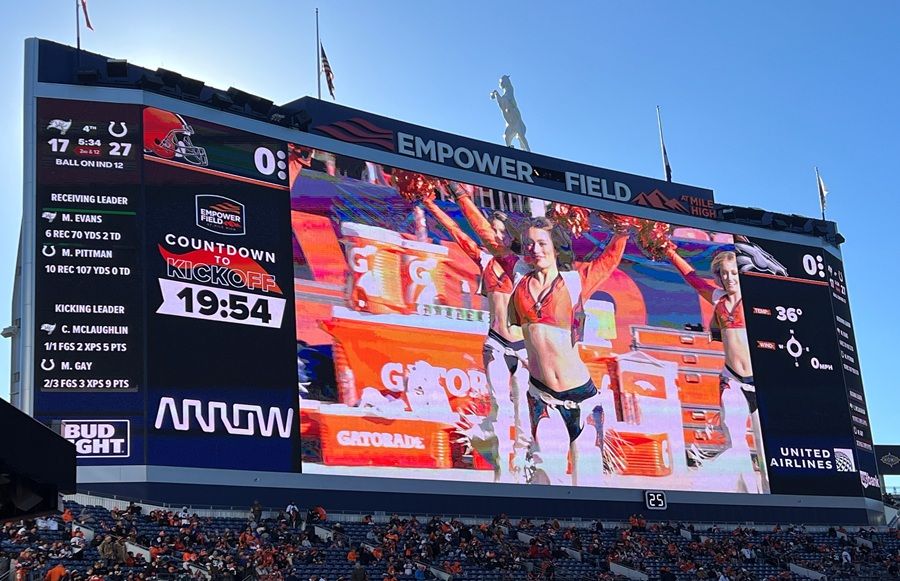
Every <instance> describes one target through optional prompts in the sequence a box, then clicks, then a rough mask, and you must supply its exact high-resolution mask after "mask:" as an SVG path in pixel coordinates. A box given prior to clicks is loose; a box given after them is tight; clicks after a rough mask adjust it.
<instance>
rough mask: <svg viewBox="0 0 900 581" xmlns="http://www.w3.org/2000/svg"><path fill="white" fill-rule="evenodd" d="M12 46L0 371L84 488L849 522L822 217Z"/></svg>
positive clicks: (845, 341)
mask: <svg viewBox="0 0 900 581" xmlns="http://www.w3.org/2000/svg"><path fill="white" fill-rule="evenodd" d="M26 50H27V54H26V103H25V111H26V115H25V124H26V126H25V135H26V138H25V158H26V167H25V189H24V204H23V207H24V215H23V218H22V236H21V245H20V249H19V264H20V266H21V270H20V272H19V274H18V276H17V279H16V293H15V294H16V297H15V301H14V303H15V304H14V305H13V306H14V312H15V313H16V317H17V321H18V324H19V327H20V330H19V334H18V336H17V337H16V339H15V344H14V349H13V362H12V365H13V372H14V376H13V377H14V383H13V386H12V394H13V398H14V400H15V403H16V404H17V405H18V406H19V407H21V408H22V409H24V410H25V411H27V412H29V413H31V414H32V415H34V416H35V417H36V418H37V419H39V420H41V421H42V422H44V423H46V424H47V425H49V426H51V427H53V428H54V429H57V430H59V432H60V433H61V434H62V435H63V436H64V437H66V438H68V439H69V440H71V441H72V442H73V443H74V444H75V446H76V449H77V452H78V457H79V466H80V468H79V482H80V485H81V486H83V487H84V488H86V489H89V490H99V491H118V492H119V493H127V492H129V491H130V492H135V491H139V492H140V494H141V495H142V496H144V497H148V496H149V497H153V495H156V496H159V497H168V498H171V499H172V500H176V499H177V500H178V501H181V500H185V499H189V498H192V497H191V495H192V494H194V495H195V496H196V495H197V494H198V493H197V492H196V490H197V489H192V488H191V487H192V486H202V487H203V488H202V490H203V491H204V492H203V493H202V495H205V496H204V498H206V499H216V498H220V499H225V498H226V497H228V493H227V490H229V489H230V490H232V491H233V490H235V488H233V487H234V486H244V485H250V486H254V487H256V490H257V492H258V494H257V496H265V495H266V494H268V495H270V496H269V497H272V498H275V497H277V494H278V493H279V491H280V492H281V493H284V494H288V491H295V490H314V491H316V493H317V494H319V495H320V496H322V497H323V498H324V497H326V496H327V495H331V496H327V497H328V499H329V500H328V502H329V504H330V505H331V506H336V507H347V508H359V509H364V508H366V507H371V508H379V507H385V508H387V507H389V506H391V503H392V502H393V503H395V506H406V507H412V506H420V507H421V508H422V509H423V510H427V509H428V507H429V505H428V502H434V501H435V500H436V499H438V498H451V497H452V498H457V499H465V501H466V502H467V503H468V509H467V512H479V511H482V512H483V511H489V510H493V509H496V508H497V507H505V509H506V510H507V511H509V512H528V511H526V510H525V509H523V508H522V506H521V505H520V504H515V503H514V504H510V505H509V506H508V507H507V506H506V505H504V504H503V503H504V502H507V503H509V502H510V501H511V499H514V502H520V499H523V498H526V499H533V501H534V503H533V504H532V505H531V506H532V507H533V508H531V509H529V510H530V511H532V512H536V513H540V512H545V513H550V512H552V513H554V514H567V513H573V514H582V515H597V516H599V515H608V516H615V515H618V514H619V513H625V512H632V511H634V510H635V507H636V506H638V505H639V504H640V503H641V502H642V499H644V492H645V491H653V492H652V493H650V494H648V495H647V497H648V498H649V497H651V496H652V497H653V498H654V499H658V500H659V502H661V505H660V504H659V502H658V503H657V506H654V508H659V506H663V507H666V510H668V511H670V512H671V513H672V514H673V515H674V516H678V517H682V518H683V517H693V518H717V520H722V519H725V518H731V519H735V518H739V519H741V520H745V519H747V520H757V521H775V520H781V519H794V520H804V521H806V522H812V521H815V520H829V519H830V520H833V521H840V522H877V520H878V518H879V515H880V499H881V490H880V488H879V484H878V478H877V472H876V463H875V458H874V456H873V450H872V439H871V430H870V426H869V423H868V413H867V411H866V401H865V393H864V391H863V388H862V380H861V373H860V365H859V357H858V353H857V351H856V342H855V337H854V328H853V320H852V317H851V314H850V306H849V299H848V295H847V286H846V281H845V279H844V270H843V265H842V262H841V255H840V250H839V248H838V246H837V244H836V243H835V242H834V239H833V237H832V238H830V239H826V237H821V236H813V235H812V234H811V232H813V231H815V230H814V229H813V228H810V229H808V230H809V231H810V234H802V233H796V232H790V231H786V230H781V231H778V230H776V229H773V228H765V227H762V226H761V225H756V226H754V225H748V224H740V223H736V222H732V221H723V220H717V219H716V217H717V212H716V208H717V207H716V204H715V202H714V200H713V193H712V192H711V191H710V190H706V189H702V188H696V187H691V186H686V185H681V184H675V183H670V182H663V181H658V180H654V179H650V178H646V177H640V176H635V175H630V174H626V173H622V172H616V171H611V170H607V169H603V168H598V167H591V166H587V165H583V164H578V163H572V162H568V161H563V160H558V159H552V158H549V157H545V156H541V155H537V154H531V153H527V152H522V151H518V150H513V149H509V148H505V147H500V146H497V145H494V144H489V143H485V142H480V141H475V140H471V139H466V138H463V137H459V136H455V135H451V134H447V133H443V132H439V131H434V130H431V129H427V128H423V127H419V126H414V125H410V124H407V123H403V122H399V121H396V120H393V119H387V118H384V117H379V116H376V115H372V114H369V113H366V112H362V111H357V110H352V109H348V108H345V107H341V106H337V105H332V104H328V103H324V102H321V101H317V100H315V99H311V98H305V99H300V100H298V101H295V102H293V103H290V104H287V105H285V106H283V107H281V108H279V109H278V111H279V113H278V115H277V116H274V117H271V116H264V115H256V116H255V117H254V116H252V115H247V114H246V113H247V112H248V111H249V110H250V109H249V108H247V107H245V104H244V103H235V102H234V100H233V99H222V98H220V99H218V100H216V99H214V98H213V99H208V98H205V97H208V96H209V94H210V92H211V91H213V92H214V90H213V89H210V88H205V89H204V91H205V92H204V91H201V92H196V91H195V92H194V93H193V95H192V98H185V94H184V93H183V92H182V91H181V90H180V89H179V88H178V86H177V82H176V83H175V84H173V85H172V86H171V87H169V89H170V90H168V91H166V90H162V89H165V87H163V86H162V85H160V86H156V87H150V88H151V89H153V90H146V89H147V88H148V87H147V83H146V82H138V83H129V82H128V79H129V78H132V79H133V78H136V77H138V76H140V78H141V79H142V80H143V81H146V79H147V78H148V74H149V72H148V71H144V70H143V69H138V68H137V67H130V69H129V73H128V75H129V76H128V77H125V78H123V79H117V80H116V79H113V80H110V79H106V78H105V77H104V75H103V74H102V73H99V72H98V75H96V76H94V77H90V76H89V75H88V76H87V77H85V76H84V75H83V74H82V76H81V77H79V76H78V75H77V74H76V73H75V70H76V69H79V70H81V71H82V73H83V72H84V70H85V68H88V69H90V67H92V66H95V67H97V70H98V71H100V70H102V69H103V67H104V65H105V57H100V56H99V55H91V54H87V53H82V54H77V53H76V52H75V51H74V50H73V49H70V48H68V47H62V46H60V45H56V44H53V43H49V42H45V41H37V40H29V41H28V42H27V44H26ZM76 64H77V66H75V65H76ZM85 78H87V79H88V82H84V81H85ZM79 80H80V81H82V82H79ZM137 85H142V87H140V86H137ZM219 94H221V93H219ZM223 103H224V104H223ZM285 118H287V119H289V120H292V121H294V123H284V119H285ZM275 121H277V122H275ZM810 224H813V221H810ZM826 226H827V225H826ZM826 230H827V228H826ZM823 231H824V230H823ZM229 487H232V488H229ZM192 490H193V492H192ZM351 490H352V491H354V492H353V494H347V493H346V492H342V491H351ZM223 491H225V492H223ZM401 493H402V494H401ZM253 494H256V493H255V492H254V493H253ZM398 494H399V496H398ZM323 495H325V496H323ZM659 495H662V496H659ZM665 495H668V499H667V500H668V502H666V496H665ZM416 499H418V500H416ZM604 500H615V501H618V502H616V503H603V502H598V501H604ZM363 501H364V502H365V503H368V504H366V505H365V506H356V504H355V503H359V502H363ZM416 502H419V503H420V504H416ZM655 502H656V501H655ZM542 503H543V504H542ZM567 506H569V507H575V508H572V509H568V508H566V507H567ZM541 507H543V508H541Z"/></svg>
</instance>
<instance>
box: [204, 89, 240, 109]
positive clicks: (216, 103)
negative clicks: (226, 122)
mask: <svg viewBox="0 0 900 581" xmlns="http://www.w3.org/2000/svg"><path fill="white" fill-rule="evenodd" d="M206 102H207V103H209V104H210V105H212V106H213V107H215V108H216V109H228V108H229V107H231V106H232V105H234V101H233V100H232V99H231V97H229V96H228V93H223V92H222V91H214V92H213V94H212V95H210V96H209V99H207V100H206Z"/></svg>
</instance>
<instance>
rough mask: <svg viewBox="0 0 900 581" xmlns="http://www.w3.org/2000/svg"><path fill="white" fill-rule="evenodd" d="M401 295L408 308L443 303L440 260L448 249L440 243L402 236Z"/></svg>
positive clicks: (414, 308) (412, 308)
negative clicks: (405, 238)
mask: <svg viewBox="0 0 900 581" xmlns="http://www.w3.org/2000/svg"><path fill="white" fill-rule="evenodd" d="M402 245H403V271H402V274H403V298H404V300H405V301H406V306H407V308H408V309H409V310H410V311H411V312H415V310H416V307H417V306H418V305H441V304H445V302H444V301H445V297H444V282H445V277H444V274H443V270H444V269H443V264H444V262H446V261H447V256H448V254H449V250H448V249H447V247H446V246H441V245H440V244H431V243H429V242H419V241H417V240H403V241H402Z"/></svg>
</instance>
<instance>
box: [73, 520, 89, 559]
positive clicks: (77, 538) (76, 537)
mask: <svg viewBox="0 0 900 581" xmlns="http://www.w3.org/2000/svg"><path fill="white" fill-rule="evenodd" d="M69 545H71V547H72V558H73V559H76V560H79V561H80V560H81V559H82V558H83V556H84V548H85V547H86V546H87V541H85V540H84V533H83V532H81V529H79V528H76V529H75V532H74V533H72V538H71V540H70V541H69Z"/></svg>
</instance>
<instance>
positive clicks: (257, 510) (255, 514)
mask: <svg viewBox="0 0 900 581" xmlns="http://www.w3.org/2000/svg"><path fill="white" fill-rule="evenodd" d="M262 510H263V509H262V505H261V504H260V503H259V501H258V500H254V501H253V504H251V505H250V520H251V521H253V522H254V523H256V524H258V523H259V522H260V521H261V520H262Z"/></svg>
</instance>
